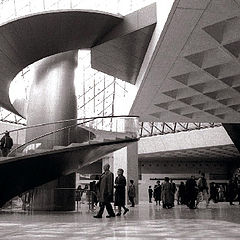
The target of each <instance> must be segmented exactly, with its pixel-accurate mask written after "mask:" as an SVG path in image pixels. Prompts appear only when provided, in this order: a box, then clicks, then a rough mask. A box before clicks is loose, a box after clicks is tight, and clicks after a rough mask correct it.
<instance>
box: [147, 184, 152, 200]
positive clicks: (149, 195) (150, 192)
mask: <svg viewBox="0 0 240 240" xmlns="http://www.w3.org/2000/svg"><path fill="white" fill-rule="evenodd" d="M152 196H153V190H152V186H149V187H148V201H149V203H151V202H152Z"/></svg>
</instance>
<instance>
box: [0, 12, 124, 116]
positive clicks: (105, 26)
mask: <svg viewBox="0 0 240 240" xmlns="http://www.w3.org/2000/svg"><path fill="white" fill-rule="evenodd" d="M122 20H123V18H122V17H121V16H116V15H112V14H106V13H101V12H98V11H86V10H84V11H83V10H68V11H67V10H65V11H51V12H44V13H40V14H32V15H29V16H24V17H21V18H19V19H15V20H13V21H10V22H8V23H5V24H3V25H1V26H0V66H1V69H0V85H1V88H0V106H2V107H4V108H6V109H7V110H10V111H12V112H14V113H18V112H17V110H16V109H15V108H14V107H13V106H12V104H11V102H10V100H9V95H8V90H9V85H10V82H11V80H12V79H13V78H14V77H15V76H16V74H17V73H18V72H19V71H21V70H22V69H23V68H25V67H26V66H28V65H30V64H32V63H34V62H35V61H37V60H40V59H42V58H44V57H47V56H50V55H53V54H56V53H60V52H65V51H69V50H73V49H81V48H91V47H93V46H95V45H96V44H97V43H98V42H100V40H102V38H103V36H105V35H106V34H107V33H108V32H109V31H111V29H112V28H113V27H114V26H116V25H118V24H119V23H120V22H121V21H122Z"/></svg>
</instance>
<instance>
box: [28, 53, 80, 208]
mask: <svg viewBox="0 0 240 240" xmlns="http://www.w3.org/2000/svg"><path fill="white" fill-rule="evenodd" d="M76 67H77V51H69V52H66V53H61V54H57V55H54V56H51V57H47V58H45V59H43V60H41V61H39V62H37V63H36V64H35V66H34V71H33V75H34V76H33V83H32V86H31V91H30V96H29V104H28V110H27V125H28V126H29V125H35V124H40V123H48V122H55V121H60V120H66V119H73V118H76V117H77V99H76V95H75V86H74V73H75V68H76ZM75 123H76V121H75V120H74V121H71V122H68V123H61V124H54V125H48V126H43V127H38V128H33V129H27V132H26V141H29V140H31V139H33V138H35V137H38V136H40V135H43V134H45V133H48V132H50V131H54V130H57V129H59V128H63V127H66V126H69V125H74V124H75ZM73 138H74V129H72V130H71V131H69V130H64V131H61V132H59V133H57V134H52V135H49V136H46V137H44V138H41V139H39V140H37V143H40V144H41V147H40V148H43V149H52V148H53V146H57V145H60V146H67V145H68V144H70V143H71V141H72V139H73ZM29 171H31V170H29ZM75 185H76V177H75V173H74V174H70V175H68V176H64V177H60V178H59V179H56V180H54V181H52V182H50V183H47V184H44V185H42V186H40V187H38V188H36V189H35V190H34V197H33V199H34V200H33V206H32V209H33V210H60V211H67V210H74V209H75V199H74V197H75V195H74V192H75V190H74V189H75ZM69 188H72V189H69Z"/></svg>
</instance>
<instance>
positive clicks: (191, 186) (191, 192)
mask: <svg viewBox="0 0 240 240" xmlns="http://www.w3.org/2000/svg"><path fill="white" fill-rule="evenodd" d="M197 194H198V188H197V183H196V181H195V177H194V176H191V178H189V179H188V180H187V182H186V204H187V206H188V207H189V208H190V209H195V208H196V200H197Z"/></svg>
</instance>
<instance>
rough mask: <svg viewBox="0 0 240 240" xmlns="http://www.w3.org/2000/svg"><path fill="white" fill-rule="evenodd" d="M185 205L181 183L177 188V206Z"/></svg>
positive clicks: (183, 189) (183, 188)
mask: <svg viewBox="0 0 240 240" xmlns="http://www.w3.org/2000/svg"><path fill="white" fill-rule="evenodd" d="M179 204H185V185H184V182H181V183H180V185H179V187H178V205H179Z"/></svg>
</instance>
